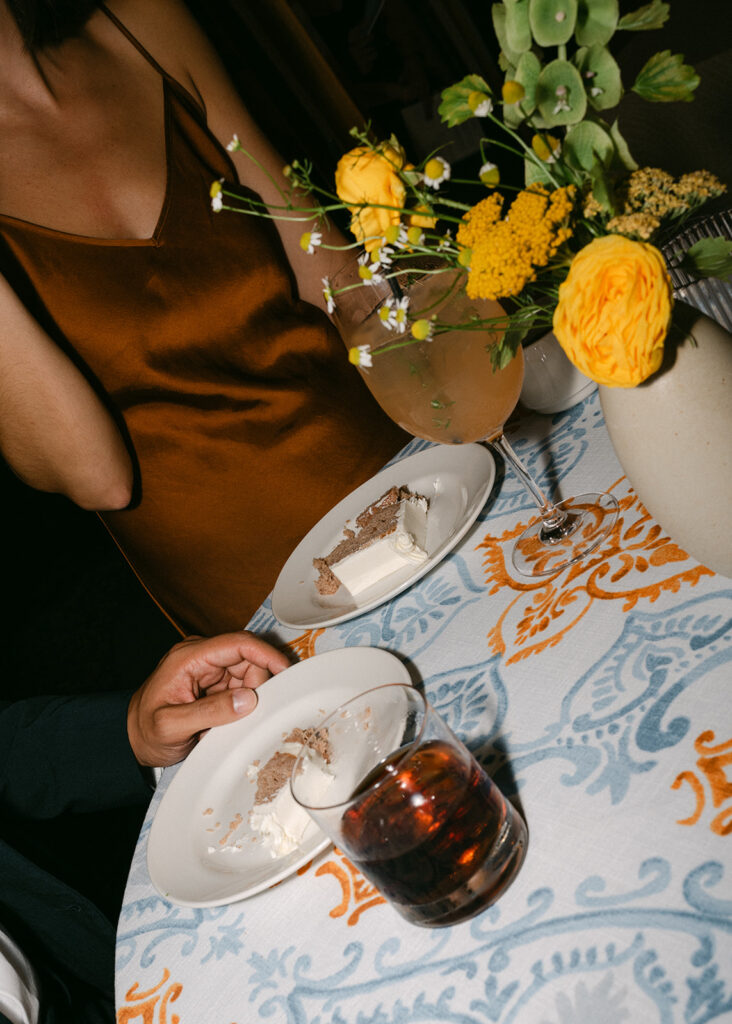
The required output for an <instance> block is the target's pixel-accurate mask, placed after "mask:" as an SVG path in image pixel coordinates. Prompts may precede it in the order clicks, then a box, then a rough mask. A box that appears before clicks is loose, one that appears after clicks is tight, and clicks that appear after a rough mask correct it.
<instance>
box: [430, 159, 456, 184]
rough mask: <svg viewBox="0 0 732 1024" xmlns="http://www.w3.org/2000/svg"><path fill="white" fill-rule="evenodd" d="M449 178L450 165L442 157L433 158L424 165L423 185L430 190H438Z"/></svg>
mask: <svg viewBox="0 0 732 1024" xmlns="http://www.w3.org/2000/svg"><path fill="white" fill-rule="evenodd" d="M449 177H450V165H449V163H448V162H447V160H445V159H444V157H441V156H433V157H431V158H430V159H429V160H428V161H427V163H426V164H425V165H424V183H425V185H429V187H430V188H439V187H440V185H441V184H442V183H443V181H447V180H448V179H449Z"/></svg>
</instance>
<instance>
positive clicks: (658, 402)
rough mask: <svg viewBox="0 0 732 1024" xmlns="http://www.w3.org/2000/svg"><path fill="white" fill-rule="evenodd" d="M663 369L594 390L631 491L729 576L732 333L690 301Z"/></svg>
mask: <svg viewBox="0 0 732 1024" xmlns="http://www.w3.org/2000/svg"><path fill="white" fill-rule="evenodd" d="M679 314H680V315H677V314H676V313H675V323H676V322H677V321H678V322H679V323H681V321H682V320H683V322H684V327H683V328H681V329H679V330H676V329H674V328H672V329H671V331H670V332H669V337H668V339H667V342H666V347H665V352H664V361H663V364H662V366H661V368H660V369H659V370H658V371H657V372H656V373H655V374H653V376H652V377H650V378H649V379H648V380H647V381H644V382H643V383H642V384H640V385H638V386H637V387H634V388H609V387H604V386H601V387H600V389H599V393H600V403H601V405H602V411H603V414H604V416H605V423H606V425H607V429H608V433H609V434H610V439H611V441H612V443H613V447H614V449H615V453H616V455H617V457H618V459H619V461H620V464H621V466H622V467H623V470H624V472H625V475H626V476H627V478H628V480H629V481H630V484H631V485H632V487H633V490H634V491H635V492H636V494H637V495H638V497H639V498H640V500H641V501H642V502H643V504H644V505H645V507H646V508H647V509H648V511H649V512H650V513H651V515H652V516H653V518H654V519H656V520H657V522H658V523H660V525H661V526H662V527H663V529H664V531H665V532H666V533H667V534H668V535H669V536H670V537H671V539H672V540H673V541H675V543H676V544H678V545H679V547H681V548H683V549H684V550H685V551H686V552H687V553H688V554H690V555H692V556H693V557H694V558H696V559H697V561H699V562H701V563H702V564H703V565H705V566H707V567H708V568H710V569H713V570H715V572H718V573H721V574H722V575H724V576H728V577H730V578H732V335H730V334H729V332H728V331H726V330H725V329H724V328H723V327H720V325H719V324H717V323H715V321H713V320H710V319H709V318H708V317H706V316H703V315H698V314H696V313H693V314H692V313H691V311H689V310H688V308H682V309H680V310H679Z"/></svg>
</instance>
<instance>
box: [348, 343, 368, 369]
mask: <svg viewBox="0 0 732 1024" xmlns="http://www.w3.org/2000/svg"><path fill="white" fill-rule="evenodd" d="M348 361H349V363H353V365H354V366H371V364H372V359H371V346H370V345H355V346H354V347H353V348H349V350H348Z"/></svg>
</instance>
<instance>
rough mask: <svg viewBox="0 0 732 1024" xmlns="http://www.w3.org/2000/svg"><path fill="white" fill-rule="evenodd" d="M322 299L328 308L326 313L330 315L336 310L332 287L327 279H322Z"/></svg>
mask: <svg viewBox="0 0 732 1024" xmlns="http://www.w3.org/2000/svg"><path fill="white" fill-rule="evenodd" d="M323 298H324V299H325V304H326V306H327V308H328V312H329V313H332V312H333V311H334V309H335V308H336V304H335V299H334V298H333V285H332V284H331V283H330V281H329V280H328V278H327V277H324V278H323Z"/></svg>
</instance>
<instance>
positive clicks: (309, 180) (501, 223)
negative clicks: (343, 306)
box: [211, 0, 732, 387]
mask: <svg viewBox="0 0 732 1024" xmlns="http://www.w3.org/2000/svg"><path fill="white" fill-rule="evenodd" d="M668 9H669V5H668V4H667V3H663V2H661V0H652V2H651V3H649V4H647V5H645V6H643V7H640V8H639V9H638V10H636V11H634V12H632V13H630V14H626V15H624V16H623V17H620V16H619V11H618V2H617V0H502V2H497V3H494V4H493V7H492V17H493V26H494V30H495V32H496V37H497V39H498V42H499V45H500V48H501V53H500V60H499V63H500V66H501V68H502V69H503V71H504V74H505V81H504V83H503V87H502V90H501V95H500V97H498V96H496V95H494V93H493V91H492V90H491V88H490V87H489V86H488V84H487V83H486V82H485V81H484V79H483V78H481V77H480V76H479V75H468V76H467V77H466V78H464V79H463V80H462V81H461V82H458V83H457V84H455V85H453V86H451V87H449V88H447V89H445V90H444V92H443V94H442V103H441V106H440V114H441V116H442V118H443V120H444V121H445V123H446V124H447V125H448V126H454V125H458V124H461V123H463V122H464V121H466V120H468V119H469V118H478V119H480V120H481V122H483V123H486V122H487V123H488V125H490V127H491V129H492V134H491V137H485V138H483V139H482V141H481V146H480V150H481V151H480V165H479V167H478V168H477V172H476V176H475V178H474V179H473V180H472V181H470V182H465V181H456V180H455V179H452V180H451V174H452V171H451V167H450V164H449V162H448V161H447V159H446V158H445V157H444V156H443V155H442V154H441V153H437V152H435V153H432V154H430V155H428V156H427V157H426V158H425V159H424V160H423V161H422V162H421V163H419V164H417V165H414V164H412V163H410V162H409V161H408V159H407V155H406V153H405V152H404V150H403V148H402V147H401V146H400V144H399V142H398V140H397V139H396V138H394V137H393V136H392V138H390V139H388V140H376V139H373V138H372V137H371V135H370V133H369V131H368V130H366V131H359V130H357V129H353V130H352V136H353V137H354V140H355V142H356V143H357V145H356V146H355V147H354V148H353V149H351V150H350V151H349V152H348V153H346V154H345V155H344V156H343V157H342V158H341V160H340V161H339V163H338V166H337V168H336V171H335V185H334V189H327V188H323V187H322V186H320V185H319V184H318V183H316V182H315V181H314V179H313V173H312V166H311V165H310V164H309V163H308V162H306V161H298V160H295V161H293V163H292V164H291V165H290V166H289V167H288V168H286V169H285V171H286V175H287V176H288V179H289V182H290V185H291V188H290V190H289V191H285V192H282V204H281V206H279V207H276V208H272V207H269V208H266V207H264V205H263V204H262V203H261V202H260V201H258V200H256V199H253V198H242V197H241V196H239V195H238V194H237V193H235V192H233V191H230V190H228V189H227V188H226V186H224V185H222V183H221V182H214V184H213V186H212V189H211V196H212V205H213V207H214V209H216V210H220V209H232V210H238V211H240V212H245V213H250V214H257V215H264V216H273V217H296V218H303V219H309V220H312V223H311V225H310V229H309V230H308V231H306V232H305V233H304V234H303V236H302V239H301V245H302V247H303V249H304V250H305V251H306V252H308V253H315V252H316V251H317V249H318V247H319V246H320V245H322V244H324V243H323V234H322V231H321V230H320V228H321V227H322V223H323V222H324V221H327V219H328V217H329V216H331V215H332V214H334V213H335V212H336V211H339V210H340V211H347V212H348V215H349V217H350V230H351V233H352V234H353V236H354V239H355V241H354V242H353V243H352V246H350V247H354V248H357V249H358V250H359V251H361V256H360V257H359V278H360V281H361V285H360V286H362V287H369V286H370V285H373V284H374V283H377V282H379V281H382V280H384V279H390V278H391V279H396V278H397V276H399V275H400V273H403V269H404V264H405V261H406V262H407V264H408V262H409V261H414V259H415V257H431V258H433V259H434V257H437V258H438V259H439V264H438V265H437V266H438V269H436V270H433V271H431V272H432V273H436V274H439V273H448V272H449V274H450V276H449V277H448V278H446V281H447V280H449V281H451V282H452V281H454V278H455V270H456V269H457V270H458V271H459V272H460V273H461V275H462V286H463V287H464V288H465V291H466V293H467V295H468V297H469V298H470V299H474V300H476V301H477V300H481V299H491V300H495V301H498V302H499V303H500V307H501V308H502V309H503V310H504V315H503V316H501V317H496V316H495V315H494V316H491V317H490V318H485V319H483V318H481V317H480V315H479V314H477V313H475V314H473V315H472V316H471V319H470V322H469V323H461V324H455V323H454V322H448V321H447V320H444V319H442V318H441V316H440V306H439V303H438V304H437V306H436V307H435V305H434V304H433V305H432V306H431V307H430V309H429V310H419V309H411V308H410V307H409V297H408V295H399V294H398V293H395V295H394V297H393V298H389V299H386V300H385V301H384V304H383V307H382V308H381V309H380V311H379V316H380V319H381V322H382V323H383V326H384V331H385V339H384V344H383V345H379V346H375V347H374V348H373V349H371V348H369V347H368V346H359V347H358V348H356V349H352V350H351V352H350V358H351V361H352V362H354V363H356V364H358V365H361V366H366V367H367V366H368V365H370V364H371V361H372V359H373V358H374V357H375V356H378V354H379V353H381V352H385V351H389V350H391V349H393V348H394V347H395V346H401V345H407V344H412V343H414V342H415V341H425V340H429V339H431V338H433V337H434V336H435V335H437V334H440V333H444V332H449V331H453V330H457V329H460V330H464V329H483V328H489V329H491V330H493V331H494V332H495V330H496V328H500V331H499V332H498V338H499V340H498V342H497V343H495V344H493V345H492V346H491V350H490V352H491V359H492V362H493V365H494V367H496V368H500V367H502V366H505V365H506V364H507V363H508V362H509V361H510V360H511V358H513V356H514V355H515V353H516V350H517V348H518V346H519V345H520V344H521V343H522V341H523V340H524V339H525V338H526V337H527V335H529V333H530V332H536V331H539V329H542V330H543V331H546V330H548V329H550V328H552V329H553V330H554V333H555V334H556V336H557V338H558V340H559V342H560V344H561V345H562V347H563V349H564V350H565V352H566V354H567V356H568V357H569V358H570V360H571V361H572V362H573V363H574V364H575V365H576V366H577V367H578V368H579V369H580V370H581V371H582V372H583V373H585V374H586V375H587V376H589V377H591V378H593V379H594V380H597V381H599V382H601V383H603V384H606V385H610V386H621V387H632V386H634V385H636V384H638V383H640V382H641V381H643V380H645V379H646V378H647V377H648V376H650V375H651V374H652V373H654V372H655V371H656V370H657V369H658V368H659V366H660V364H661V360H662V356H663V347H664V341H665V338H666V336H667V333H668V331H669V327H670V324H671V313H672V308H673V294H672V287H671V282H670V279H669V275H668V272H667V268H666V264H665V260H664V257H663V255H662V254H661V252H660V250H659V249H658V248H657V247H656V246H655V245H654V242H655V241H657V240H658V238H659V236H660V235H661V233H662V232H664V231H666V230H668V228H669V227H670V226H671V225H673V224H678V223H681V221H683V219H685V218H686V217H688V216H689V215H690V214H691V213H692V212H693V211H694V210H696V209H697V208H698V207H699V206H700V205H701V204H703V203H704V202H706V201H707V200H709V199H711V198H714V197H716V196H718V195H720V194H721V193H722V192H724V191H725V186H724V185H723V184H722V183H721V182H720V181H718V179H717V178H716V177H715V176H714V175H712V174H710V173H708V172H706V171H694V172H692V173H689V174H685V175H683V176H682V177H681V178H679V179H674V178H673V177H672V176H671V175H670V174H668V173H667V172H665V171H664V170H661V169H658V168H648V167H645V168H639V167H638V166H637V164H636V163H635V161H634V160H633V157H632V156H631V154H630V151H629V148H628V146H627V144H626V143H625V141H624V139H623V137H622V135H621V133H620V129H619V126H618V124H617V122H613V123H612V124H608V123H606V122H605V121H604V120H603V117H602V111H604V110H609V109H611V108H614V107H615V106H616V105H617V103H618V102H619V100H620V98H621V96H622V95H623V93H624V91H625V90H624V86H623V82H622V76H621V71H620V68H619V66H618V64H617V63H616V61H615V59H614V57H613V56H612V54H611V52H610V49H609V46H608V44H609V43H610V40H611V39H612V37H613V36H614V35H615V33H616V32H618V31H639V30H648V29H655V28H660V27H661V26H662V25H663V24H664V22H665V20H666V18H667V17H668ZM698 83H699V79H698V77H697V76H696V74H695V72H694V70H693V68H691V67H689V66H687V65H685V64H684V63H683V57H682V56H681V55H674V54H671V53H670V52H669V51H664V52H661V53H658V54H656V55H655V56H653V57H652V58H651V59H650V60H649V61H648V62H647V64H646V65H645V67H644V68H643V69H642V70H641V71H640V73H639V74H638V76H637V78H636V80H635V82H634V83H633V85H632V90H633V91H635V92H636V93H638V94H639V95H640V96H642V97H643V98H644V99H646V100H649V101H653V102H668V101H685V102H688V101H690V100H692V99H693V91H694V89H695V88H696V87H697V85H698ZM230 148H231V149H242V146H241V144H240V143H239V140H238V139H237V138H236V137H235V138H234V139H233V140H232V143H231V144H230ZM501 149H502V150H507V151H511V152H513V153H514V154H518V155H519V156H520V157H521V159H522V160H523V166H524V174H525V180H524V184H523V187H520V188H517V187H515V186H514V187H510V186H509V185H507V184H502V183H501V174H500V169H499V166H498V163H497V162H494V160H492V159H490V156H492V154H493V151H494V150H495V151H499V150H501ZM494 159H495V160H497V159H498V158H497V157H495V158H494ZM451 185H452V186H453V187H457V188H458V189H459V188H460V187H463V188H464V187H466V186H468V185H469V186H470V187H472V188H474V187H479V188H480V189H481V190H482V193H483V194H482V195H481V197H480V198H479V199H478V200H477V201H475V202H470V203H468V202H463V201H462V200H461V199H460V198H457V197H456V195H455V194H452V195H451V194H450V192H449V189H450V186H451ZM512 193H514V194H513V195H512ZM681 265H682V266H684V267H685V269H687V270H689V271H690V272H691V273H693V274H694V275H696V276H697V277H702V276H722V275H726V274H727V273H729V272H730V271H732V243H730V242H729V241H728V240H726V239H722V238H715V239H705V240H703V241H701V242H698V243H697V244H696V245H694V246H692V247H691V248H690V249H689V250H688V251H687V252H686V253H684V254H683V260H682V262H681ZM323 289H324V295H325V298H326V301H327V304H328V309H329V311H330V312H333V310H334V309H335V307H336V305H337V303H338V292H337V291H336V290H335V289H334V288H333V286H332V284H331V282H330V280H329V279H328V278H324V279H323ZM450 291H451V287H448V286H447V285H446V299H447V296H449V294H450ZM395 292H396V290H395Z"/></svg>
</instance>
